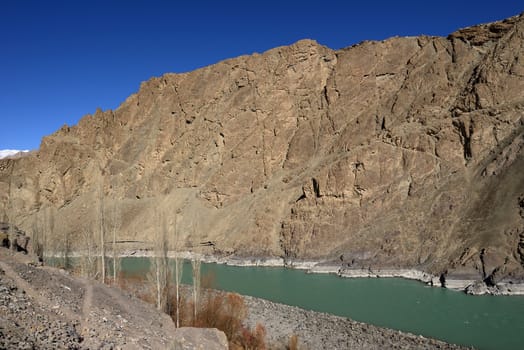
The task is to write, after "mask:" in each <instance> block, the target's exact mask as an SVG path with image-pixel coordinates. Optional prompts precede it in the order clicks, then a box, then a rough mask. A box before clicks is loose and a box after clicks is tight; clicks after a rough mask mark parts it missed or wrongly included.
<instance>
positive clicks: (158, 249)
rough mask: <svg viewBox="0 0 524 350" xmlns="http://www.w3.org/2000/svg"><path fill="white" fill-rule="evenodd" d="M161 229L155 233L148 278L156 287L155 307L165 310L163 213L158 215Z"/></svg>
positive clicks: (166, 264) (166, 275)
mask: <svg viewBox="0 0 524 350" xmlns="http://www.w3.org/2000/svg"><path fill="white" fill-rule="evenodd" d="M160 220H161V223H162V226H161V230H160V231H157V232H156V234H155V240H154V242H153V246H154V250H153V256H152V257H151V271H150V274H149V278H150V279H151V280H152V281H153V282H154V285H155V287H156V307H157V309H158V310H162V311H167V309H166V308H167V296H168V289H169V271H168V259H167V224H166V220H165V217H164V215H163V214H162V215H161V216H160Z"/></svg>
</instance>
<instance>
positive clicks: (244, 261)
mask: <svg viewBox="0 0 524 350" xmlns="http://www.w3.org/2000/svg"><path fill="white" fill-rule="evenodd" d="M120 256H121V257H151V256H154V254H153V252H152V251H149V250H128V251H125V252H123V253H122V254H120ZM168 257H169V258H175V257H179V258H181V259H186V260H194V259H196V260H200V261H201V262H204V263H210V264H223V265H229V266H238V267H280V268H282V267H284V268H291V269H296V270H304V271H305V272H306V273H320V274H334V275H337V276H339V277H342V278H404V279H409V280H415V281H419V282H422V283H425V284H426V285H429V286H432V287H439V288H447V289H451V290H455V291H459V292H464V293H466V294H469V295H486V294H489V295H524V282H523V281H511V280H504V281H501V282H498V283H496V284H495V285H491V286H489V285H487V284H486V283H484V282H483V281H482V280H481V279H480V276H478V277H477V276H475V275H464V276H462V275H453V274H450V275H443V276H436V275H432V274H430V273H428V272H425V271H422V270H417V269H409V268H372V267H369V268H354V267H348V266H344V264H334V263H333V262H327V261H313V260H290V259H284V258H280V257H237V256H231V255H228V256H216V255H211V254H199V253H194V252H190V251H184V252H174V251H169V252H168Z"/></svg>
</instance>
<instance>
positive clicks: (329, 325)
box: [243, 296, 471, 350]
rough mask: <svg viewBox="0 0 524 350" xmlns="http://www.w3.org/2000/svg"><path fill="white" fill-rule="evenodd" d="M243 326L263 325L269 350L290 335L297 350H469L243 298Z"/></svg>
mask: <svg viewBox="0 0 524 350" xmlns="http://www.w3.org/2000/svg"><path fill="white" fill-rule="evenodd" d="M243 298H244V302H245V304H246V306H247V307H248V310H249V313H248V317H247V320H246V321H245V322H246V326H248V327H251V328H252V327H255V326H256V324H257V323H260V324H263V325H264V327H265V329H266V332H267V333H266V334H267V342H268V344H270V348H272V349H285V348H286V345H287V344H289V339H290V336H291V335H295V336H296V338H297V343H298V348H299V349H368V350H371V349H377V350H378V349H471V348H467V347H463V346H460V345H455V344H449V343H446V342H443V341H440V340H436V339H431V338H426V337H423V336H420V335H414V334H411V333H407V332H401V331H397V330H393V329H388V328H382V327H377V326H374V325H370V324H367V323H362V322H357V321H354V320H351V319H349V318H345V317H339V316H334V315H331V314H327V313H322V312H315V311H309V310H304V309H301V308H298V307H294V306H288V305H283V304H279V303H273V302H271V301H268V300H264V299H259V298H254V297H249V296H243Z"/></svg>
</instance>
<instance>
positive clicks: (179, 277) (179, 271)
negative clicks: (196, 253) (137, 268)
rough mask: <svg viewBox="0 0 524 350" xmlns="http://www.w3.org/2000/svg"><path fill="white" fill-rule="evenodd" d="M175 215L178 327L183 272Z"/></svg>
mask: <svg viewBox="0 0 524 350" xmlns="http://www.w3.org/2000/svg"><path fill="white" fill-rule="evenodd" d="M176 222H177V215H176V214H175V222H174V224H173V230H174V232H173V234H174V236H175V293H176V327H177V328H180V282H181V280H182V273H183V269H182V266H183V261H182V260H181V259H180V256H179V254H178V248H179V233H178V230H177V227H176Z"/></svg>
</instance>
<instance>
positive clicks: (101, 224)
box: [97, 176, 106, 283]
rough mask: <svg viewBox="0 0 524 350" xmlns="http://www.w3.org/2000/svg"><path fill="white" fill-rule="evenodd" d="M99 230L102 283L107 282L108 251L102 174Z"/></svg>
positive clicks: (99, 191)
mask: <svg viewBox="0 0 524 350" xmlns="http://www.w3.org/2000/svg"><path fill="white" fill-rule="evenodd" d="M97 202H98V203H97V204H98V230H99V234H100V265H101V266H100V272H101V279H102V283H105V282H106V251H105V217H104V185H103V178H102V176H101V178H100V183H99V188H98V198H97Z"/></svg>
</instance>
